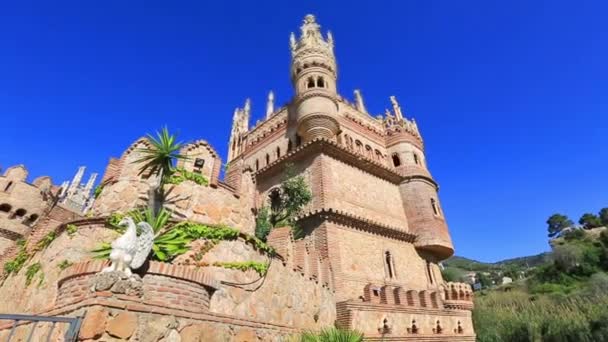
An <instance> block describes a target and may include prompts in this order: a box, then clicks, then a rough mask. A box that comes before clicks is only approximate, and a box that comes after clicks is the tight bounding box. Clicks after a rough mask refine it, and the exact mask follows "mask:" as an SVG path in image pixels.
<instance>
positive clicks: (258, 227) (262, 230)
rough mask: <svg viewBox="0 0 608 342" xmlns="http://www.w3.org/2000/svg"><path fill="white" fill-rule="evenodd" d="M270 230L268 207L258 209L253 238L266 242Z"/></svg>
mask: <svg viewBox="0 0 608 342" xmlns="http://www.w3.org/2000/svg"><path fill="white" fill-rule="evenodd" d="M271 229H272V225H271V224H270V212H269V210H268V207H266V206H264V207H262V208H260V210H259V211H258V215H257V216H256V218H255V236H256V237H257V238H258V239H260V240H262V241H266V239H267V238H268V234H270V230H271Z"/></svg>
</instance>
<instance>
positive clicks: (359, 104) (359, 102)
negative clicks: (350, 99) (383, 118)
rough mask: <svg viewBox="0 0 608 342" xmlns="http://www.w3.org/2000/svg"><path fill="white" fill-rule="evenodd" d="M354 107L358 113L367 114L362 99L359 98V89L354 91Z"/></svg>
mask: <svg viewBox="0 0 608 342" xmlns="http://www.w3.org/2000/svg"><path fill="white" fill-rule="evenodd" d="M354 93H355V105H356V106H357V109H358V110H359V111H360V112H363V113H367V110H366V109H365V104H364V103H363V97H362V96H361V91H360V90H359V89H355V91H354Z"/></svg>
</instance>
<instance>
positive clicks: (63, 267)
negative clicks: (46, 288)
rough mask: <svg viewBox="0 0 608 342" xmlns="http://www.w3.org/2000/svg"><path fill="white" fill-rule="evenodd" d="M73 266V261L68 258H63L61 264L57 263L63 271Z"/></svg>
mask: <svg viewBox="0 0 608 342" xmlns="http://www.w3.org/2000/svg"><path fill="white" fill-rule="evenodd" d="M70 266H72V262H70V261H68V260H65V259H64V260H62V261H61V262H60V263H59V264H57V267H59V269H60V270H61V271H63V270H65V269H66V268H68V267H70Z"/></svg>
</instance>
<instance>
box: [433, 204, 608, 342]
mask: <svg viewBox="0 0 608 342" xmlns="http://www.w3.org/2000/svg"><path fill="white" fill-rule="evenodd" d="M547 224H548V232H549V237H550V238H551V240H550V245H551V247H552V251H551V252H550V253H547V254H540V255H537V256H533V257H525V258H517V259H511V260H505V261H502V262H499V263H495V264H484V263H477V262H474V261H473V260H469V259H465V258H455V259H453V260H448V262H447V263H446V264H447V267H446V270H444V272H448V273H449V272H450V271H449V270H450V269H453V268H454V267H455V268H457V269H458V268H461V267H462V269H464V267H466V268H467V269H470V270H471V271H476V272H478V274H482V273H484V272H490V273H491V272H503V273H504V272H509V271H510V270H517V271H519V272H521V273H519V275H521V277H520V278H519V279H514V280H515V281H514V282H513V283H510V284H507V285H502V286H492V285H488V286H486V288H485V289H483V290H481V291H478V292H476V295H475V310H474V312H473V319H474V324H475V329H476V332H477V340H478V341H482V342H485V341H488V342H490V341H492V342H501V341H505V342H507V341H509V342H512V341H516V342H517V341H556V342H560V341H564V342H566V341H573V342H574V341H576V342H578V341H581V342H585V341H608V274H607V273H606V272H608V229H606V228H605V227H607V226H608V208H604V209H602V210H601V211H600V212H599V214H598V215H594V214H584V215H583V216H582V217H581V219H580V220H579V225H574V223H573V222H572V221H571V220H569V219H568V218H567V217H566V216H565V215H560V214H555V215H552V216H551V217H550V218H549V220H547ZM484 267H486V268H484Z"/></svg>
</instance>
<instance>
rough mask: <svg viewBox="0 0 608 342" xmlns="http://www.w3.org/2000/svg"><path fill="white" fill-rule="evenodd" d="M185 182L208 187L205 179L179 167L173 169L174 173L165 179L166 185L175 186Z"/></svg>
mask: <svg viewBox="0 0 608 342" xmlns="http://www.w3.org/2000/svg"><path fill="white" fill-rule="evenodd" d="M187 180H189V181H193V182H194V183H196V184H198V185H205V186H206V185H209V180H208V179H207V177H205V176H203V175H201V174H198V173H195V172H190V171H188V170H186V169H184V168H181V167H176V168H174V172H173V173H172V174H171V176H169V177H168V178H167V181H166V183H167V184H175V185H177V184H180V183H182V182H184V181H187Z"/></svg>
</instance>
